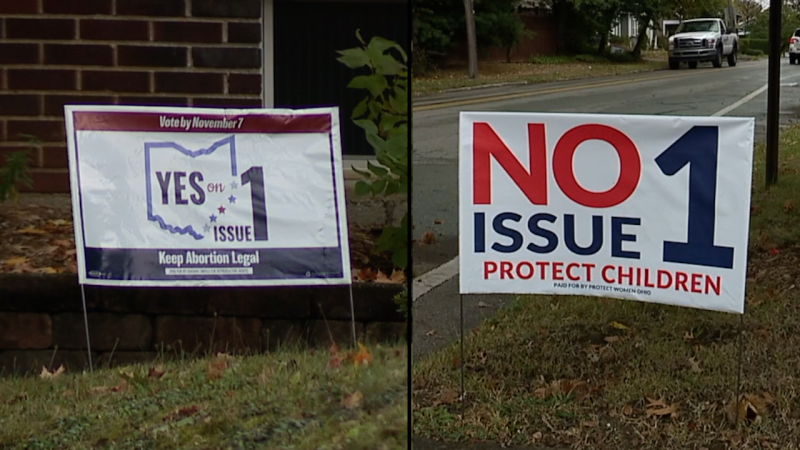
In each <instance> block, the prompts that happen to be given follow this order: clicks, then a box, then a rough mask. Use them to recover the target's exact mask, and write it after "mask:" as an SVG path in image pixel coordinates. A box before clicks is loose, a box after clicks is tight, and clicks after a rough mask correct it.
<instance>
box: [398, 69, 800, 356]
mask: <svg viewBox="0 0 800 450" xmlns="http://www.w3.org/2000/svg"><path fill="white" fill-rule="evenodd" d="M781 78H782V80H781V81H782V82H781V85H782V88H781V124H782V125H787V124H791V123H794V122H796V121H797V120H798V118H800V87H798V82H800V66H792V65H789V63H788V59H783V60H782V62H781ZM766 82H767V60H766V59H764V60H761V61H749V62H740V63H739V65H737V67H727V66H724V67H723V68H721V69H714V68H712V67H711V66H710V65H701V67H700V68H698V69H695V70H691V69H687V68H685V67H682V68H681V70H679V71H668V70H665V71H656V72H650V73H644V74H635V75H628V76H619V77H613V78H604V79H595V80H587V81H573V82H556V83H546V84H538V85H535V86H519V85H517V86H508V87H497V88H487V89H478V90H472V91H461V92H453V93H448V94H443V95H439V96H435V97H427V98H418V99H415V100H414V112H413V143H414V147H413V149H414V150H413V155H412V158H413V165H414V166H413V185H412V188H413V191H412V192H413V193H414V194H413V204H412V214H413V223H414V232H413V233H414V237H415V238H417V239H419V238H420V237H421V236H422V234H423V233H425V232H426V231H429V230H430V231H433V232H434V233H435V234H436V242H435V243H434V244H431V245H416V246H415V247H414V253H413V270H414V278H415V280H416V281H415V291H414V294H413V295H414V298H415V299H414V304H413V308H414V310H413V311H414V312H413V321H414V323H413V333H414V336H413V341H412V342H413V348H412V351H413V355H414V358H418V357H420V356H422V355H424V354H426V353H428V352H430V351H431V350H433V349H436V348H439V347H441V346H442V345H445V344H447V343H449V342H452V341H453V340H454V339H456V338H457V337H458V330H459V325H460V324H459V317H460V316H459V299H458V275H457V267H458V266H457V263H451V264H449V265H446V266H445V267H444V268H442V267H440V266H441V265H442V264H444V263H446V262H448V261H451V260H453V258H455V257H456V256H457V255H458V170H457V169H458V155H457V143H458V113H459V111H466V110H472V111H530V112H576V113H578V112H580V113H605V114H608V113H611V114H613V113H618V114H664V115H702V116H709V115H713V114H717V115H726V116H743V117H755V118H756V140H757V141H761V140H763V139H764V132H765V127H766V114H767V112H766V110H767V90H766V88H765V85H766ZM759 91H760V92H759ZM754 182H759V181H758V180H756V181H754ZM420 277H421V278H420ZM420 282H421V283H420ZM423 293H424V295H421V296H420V294H423ZM509 300H510V296H499V295H494V296H469V297H466V298H465V302H464V305H465V326H466V328H467V329H471V328H473V327H474V326H476V325H478V324H479V323H480V322H481V321H482V320H483V319H484V318H485V317H488V316H491V315H493V314H494V313H495V312H496V310H497V309H498V308H501V307H502V306H503V305H504V304H506V303H507V302H508V301H509ZM479 305H480V306H479Z"/></svg>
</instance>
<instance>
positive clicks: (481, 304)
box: [478, 302, 489, 308]
mask: <svg viewBox="0 0 800 450" xmlns="http://www.w3.org/2000/svg"><path fill="white" fill-rule="evenodd" d="M488 307H489V304H488V303H485V302H478V308H488Z"/></svg>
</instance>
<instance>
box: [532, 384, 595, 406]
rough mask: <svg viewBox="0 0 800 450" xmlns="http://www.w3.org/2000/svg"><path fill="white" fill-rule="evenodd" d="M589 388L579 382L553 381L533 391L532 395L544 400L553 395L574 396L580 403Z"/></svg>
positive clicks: (587, 393)
mask: <svg viewBox="0 0 800 450" xmlns="http://www.w3.org/2000/svg"><path fill="white" fill-rule="evenodd" d="M589 391H590V390H589V386H588V385H587V384H586V382H585V381H581V380H555V381H553V382H551V383H550V384H549V385H547V386H544V387H540V388H538V389H534V391H533V395H535V396H537V397H539V398H542V399H546V398H550V397H552V396H554V395H575V397H577V401H579V402H580V401H582V400H583V399H585V398H586V397H587V396H588V395H589Z"/></svg>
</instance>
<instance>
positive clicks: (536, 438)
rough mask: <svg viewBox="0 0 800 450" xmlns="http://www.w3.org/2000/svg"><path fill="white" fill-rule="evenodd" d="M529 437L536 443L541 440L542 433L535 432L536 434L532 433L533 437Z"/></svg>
mask: <svg viewBox="0 0 800 450" xmlns="http://www.w3.org/2000/svg"><path fill="white" fill-rule="evenodd" d="M531 437H532V438H533V440H534V441H538V440H539V439H541V438H542V432H541V431H537V432H536V433H533V435H532V436H531Z"/></svg>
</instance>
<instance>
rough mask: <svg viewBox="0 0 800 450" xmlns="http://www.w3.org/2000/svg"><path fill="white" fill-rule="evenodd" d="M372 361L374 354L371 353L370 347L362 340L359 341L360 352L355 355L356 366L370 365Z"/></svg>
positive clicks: (354, 362)
mask: <svg viewBox="0 0 800 450" xmlns="http://www.w3.org/2000/svg"><path fill="white" fill-rule="evenodd" d="M371 363H372V355H371V354H370V353H369V349H367V347H365V346H364V345H363V344H362V343H361V342H359V343H358V352H356V354H355V355H354V356H353V364H355V365H356V366H360V365H362V364H363V365H367V366H368V365H370V364H371Z"/></svg>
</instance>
